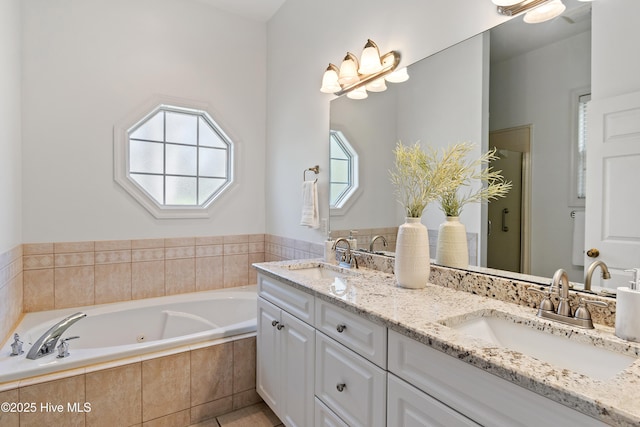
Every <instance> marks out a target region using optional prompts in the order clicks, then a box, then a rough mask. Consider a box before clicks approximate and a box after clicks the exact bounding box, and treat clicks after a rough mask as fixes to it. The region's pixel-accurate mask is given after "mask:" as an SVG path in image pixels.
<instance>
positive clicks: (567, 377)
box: [254, 260, 640, 426]
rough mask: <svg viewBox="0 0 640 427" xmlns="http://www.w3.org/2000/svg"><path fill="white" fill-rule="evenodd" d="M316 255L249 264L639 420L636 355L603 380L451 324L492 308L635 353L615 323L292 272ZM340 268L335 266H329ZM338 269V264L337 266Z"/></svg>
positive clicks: (389, 283)
mask: <svg viewBox="0 0 640 427" xmlns="http://www.w3.org/2000/svg"><path fill="white" fill-rule="evenodd" d="M319 263H321V260H300V261H276V262H265V263H257V264H254V267H255V268H256V269H257V270H258V271H259V272H261V273H263V274H265V275H267V276H271V277H273V278H276V279H279V280H280V281H282V282H284V283H286V284H288V285H290V286H292V287H294V288H297V289H300V290H303V291H305V292H308V293H311V294H313V295H315V296H316V297H318V298H320V299H323V300H326V301H329V302H332V303H334V304H336V305H337V306H340V307H342V308H344V309H346V310H348V311H350V312H353V313H356V314H359V315H362V316H364V317H366V318H368V319H370V320H372V321H374V322H377V323H380V324H383V325H385V326H386V327H388V328H389V329H392V330H395V331H397V332H400V333H402V334H404V335H406V336H408V337H410V338H413V339H415V340H417V341H420V342H422V343H424V344H426V345H429V346H430V347H433V348H435V349H437V350H440V351H442V352H444V353H447V354H449V355H451V356H452V357H455V358H457V359H459V360H462V361H464V362H467V363H469V364H471V365H474V366H476V367H479V368H481V369H483V370H485V371H487V372H490V373H492V374H494V375H497V376H498V377H501V378H503V379H505V380H507V381H510V382H512V383H514V384H517V385H519V386H521V387H524V388H526V389H528V390H531V391H533V392H535V393H538V394H540V395H543V396H545V397H548V398H549V399H552V400H554V401H556V402H559V403H562V404H564V405H566V406H568V407H570V408H573V409H575V410H577V411H579V412H582V413H584V414H587V415H590V416H592V417H594V418H597V419H599V420H601V421H603V422H605V423H607V424H612V425H619V426H632V425H633V426H637V425H640V359H638V360H636V361H635V362H633V364H631V366H629V367H628V368H626V369H624V370H622V371H621V372H619V373H617V374H616V375H615V376H613V377H612V378H609V379H605V380H598V379H594V378H591V377H589V376H587V375H584V374H581V373H578V372H575V371H572V370H570V369H566V368H558V367H556V366H553V365H551V364H549V363H546V362H543V361H541V360H538V359H536V358H534V357H531V356H528V355H525V354H522V353H519V352H517V351H512V350H508V349H506V348H503V347H499V346H496V345H493V344H489V343H488V342H486V341H483V340H482V339H479V338H476V337H472V336H470V335H466V334H464V333H462V332H460V331H457V330H455V329H453V328H451V327H448V326H445V325H453V324H455V323H457V322H462V321H464V320H466V319H469V318H473V317H477V316H481V315H494V316H498V317H503V318H507V319H509V320H511V321H513V322H515V323H521V324H525V325H528V326H530V327H532V328H535V329H539V330H544V331H546V332H547V333H551V334H554V335H560V336H563V337H565V338H567V339H571V340H574V341H578V342H583V343H588V344H590V345H594V346H598V347H603V348H607V349H610V350H613V351H615V352H617V353H622V354H626V355H629V356H633V357H640V344H638V343H631V342H628V341H624V340H622V339H619V338H617V337H616V336H615V334H614V329H613V328H611V327H608V326H602V325H598V324H596V325H595V329H591V330H585V329H580V328H576V327H572V326H566V325H563V324H560V323H557V322H553V321H550V320H546V319H540V318H538V317H537V316H536V310H535V309H532V308H529V307H525V306H521V305H517V304H513V303H508V302H503V301H498V300H495V299H492V298H488V297H484V296H479V295H474V294H471V293H468V292H464V291H458V290H453V289H449V288H446V287H443V286H437V285H432V284H428V285H427V286H426V287H425V288H424V289H405V288H401V287H398V286H397V284H396V281H395V277H394V276H393V275H392V274H388V273H384V272H381V271H377V270H372V269H367V268H359V269H357V270H350V272H351V274H350V275H349V276H347V277H346V278H340V279H334V278H320V279H312V278H310V277H309V276H307V275H304V274H302V273H300V272H299V271H296V270H297V269H301V268H306V267H314V266H318V265H319ZM331 267H332V268H335V269H338V267H337V266H336V267H334V266H331ZM343 271H344V270H343Z"/></svg>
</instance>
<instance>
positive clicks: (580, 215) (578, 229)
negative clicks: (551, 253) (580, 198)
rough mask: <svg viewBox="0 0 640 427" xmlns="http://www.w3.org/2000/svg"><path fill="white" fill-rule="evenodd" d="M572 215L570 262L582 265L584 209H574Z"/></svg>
mask: <svg viewBox="0 0 640 427" xmlns="http://www.w3.org/2000/svg"><path fill="white" fill-rule="evenodd" d="M574 212H575V214H574V216H573V248H572V250H571V263H572V264H573V265H577V266H583V265H584V211H574Z"/></svg>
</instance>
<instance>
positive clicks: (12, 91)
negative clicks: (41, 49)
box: [0, 0, 22, 254]
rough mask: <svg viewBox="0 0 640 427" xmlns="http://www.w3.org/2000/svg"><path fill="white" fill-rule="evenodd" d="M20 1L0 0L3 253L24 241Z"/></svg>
mask: <svg viewBox="0 0 640 427" xmlns="http://www.w3.org/2000/svg"><path fill="white" fill-rule="evenodd" d="M20 27H21V20H20V0H0V94H1V95H0V203H1V204H2V206H1V207H0V254H1V253H4V252H6V251H7V250H9V249H11V248H13V247H15V246H17V245H19V244H21V243H22V234H21V223H22V218H21V212H22V179H21V162H22V153H21V144H20V138H21V136H20V117H21V114H20V112H21V99H20V81H21V74H20V72H21V61H20V56H21V51H20Z"/></svg>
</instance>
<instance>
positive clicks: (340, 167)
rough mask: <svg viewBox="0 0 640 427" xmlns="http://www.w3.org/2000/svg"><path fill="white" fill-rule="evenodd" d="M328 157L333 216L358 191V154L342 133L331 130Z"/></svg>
mask: <svg viewBox="0 0 640 427" xmlns="http://www.w3.org/2000/svg"><path fill="white" fill-rule="evenodd" d="M329 156H330V160H331V171H330V174H329V181H330V182H329V187H330V193H329V194H330V195H329V205H330V207H331V211H332V213H334V214H335V213H336V211H337V210H340V209H346V208H347V207H348V202H349V200H350V199H351V198H352V197H353V196H354V194H355V192H356V191H357V190H358V154H357V153H356V151H355V150H354V149H353V146H352V145H351V144H350V143H349V141H348V140H347V138H346V137H345V136H344V134H343V133H342V132H340V131H337V130H331V132H330V148H329Z"/></svg>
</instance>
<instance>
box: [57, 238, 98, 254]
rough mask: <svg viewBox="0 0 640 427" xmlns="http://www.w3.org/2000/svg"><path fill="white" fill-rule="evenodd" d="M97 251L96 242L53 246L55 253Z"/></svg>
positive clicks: (64, 243)
mask: <svg viewBox="0 0 640 427" xmlns="http://www.w3.org/2000/svg"><path fill="white" fill-rule="evenodd" d="M94 250H95V243H94V242H92V241H91V242H62V243H54V244H53V253H54V254H62V253H72V252H93V251H94Z"/></svg>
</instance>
